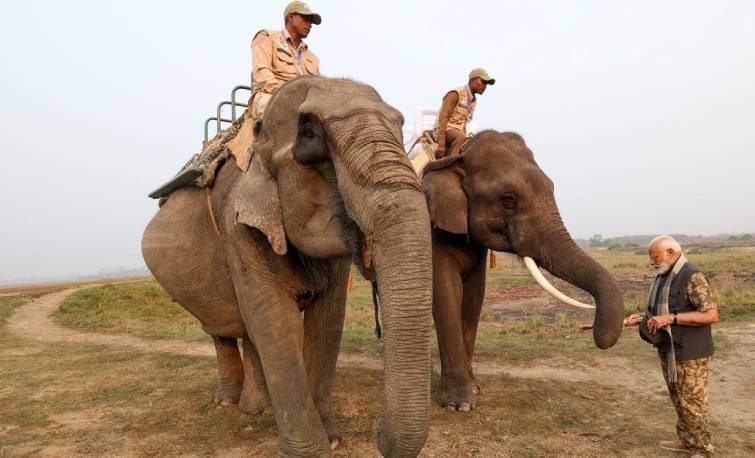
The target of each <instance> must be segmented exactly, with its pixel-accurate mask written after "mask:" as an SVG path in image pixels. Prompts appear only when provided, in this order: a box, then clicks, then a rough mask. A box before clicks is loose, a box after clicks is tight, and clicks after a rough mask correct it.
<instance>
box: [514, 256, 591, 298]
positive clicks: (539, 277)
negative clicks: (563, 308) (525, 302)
mask: <svg viewBox="0 0 755 458" xmlns="http://www.w3.org/2000/svg"><path fill="white" fill-rule="evenodd" d="M522 260H523V261H524V265H525V266H527V270H528V271H529V273H530V275H532V278H534V279H535V281H536V282H537V284H538V285H540V287H541V288H543V289H544V290H545V291H546V292H547V293H548V294H550V295H551V296H553V297H555V298H556V299H558V300H559V301H561V302H563V303H564V304H566V305H571V306H572V307H578V308H581V309H594V308H595V306H594V305H588V304H583V303H582V302H579V301H576V300H574V299H572V298H571V297H569V296H567V295H566V294H564V293H562V292H561V291H559V290H557V289H556V287H555V286H553V285H551V284H550V282H548V280H547V279H546V278H545V277H544V276H543V273H542V272H540V268H539V267H538V266H537V263H536V262H535V260H534V259H532V258H531V257H529V256H524V257H522Z"/></svg>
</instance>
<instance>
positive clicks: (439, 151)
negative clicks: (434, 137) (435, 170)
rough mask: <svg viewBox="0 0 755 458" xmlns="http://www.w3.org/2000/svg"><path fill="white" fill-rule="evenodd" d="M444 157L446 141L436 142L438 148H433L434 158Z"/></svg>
mask: <svg viewBox="0 0 755 458" xmlns="http://www.w3.org/2000/svg"><path fill="white" fill-rule="evenodd" d="M442 157H446V142H441V143H438V149H437V150H435V158H436V159H440V158H442Z"/></svg>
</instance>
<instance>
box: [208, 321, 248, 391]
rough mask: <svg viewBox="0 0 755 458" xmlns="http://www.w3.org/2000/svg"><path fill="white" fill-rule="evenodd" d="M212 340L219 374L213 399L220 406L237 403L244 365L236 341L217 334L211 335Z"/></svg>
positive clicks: (242, 380)
mask: <svg viewBox="0 0 755 458" xmlns="http://www.w3.org/2000/svg"><path fill="white" fill-rule="evenodd" d="M212 342H213V343H214V344H215V352H216V353H217V357H218V372H219V374H220V378H219V380H218V384H217V386H216V387H215V395H214V396H213V401H215V403H216V404H220V405H222V406H229V405H231V404H237V403H238V402H239V397H240V396H241V387H242V384H243V382H244V367H243V365H242V363H241V356H240V355H239V347H238V343H237V342H236V339H235V338H233V337H218V336H212Z"/></svg>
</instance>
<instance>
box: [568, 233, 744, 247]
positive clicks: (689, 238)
mask: <svg viewBox="0 0 755 458" xmlns="http://www.w3.org/2000/svg"><path fill="white" fill-rule="evenodd" d="M669 235H671V236H672V237H673V238H674V239H675V240H676V241H678V242H679V243H681V244H682V245H683V246H692V245H698V244H702V245H709V244H720V245H721V246H726V245H727V242H745V243H747V242H751V241H753V240H755V238H753V234H750V233H747V234H734V235H730V234H721V235H709V236H703V235H687V234H669ZM655 237H656V235H647V234H646V235H622V236H620V237H607V238H606V237H603V235H602V234H595V235H593V236H592V237H590V238H589V239H587V240H578V241H577V243H578V244H579V245H580V246H582V247H584V246H588V247H590V248H608V249H609V250H616V249H630V250H636V249H640V248H642V249H644V248H645V247H646V246H647V244H648V243H650V241H651V240H653V238H655Z"/></svg>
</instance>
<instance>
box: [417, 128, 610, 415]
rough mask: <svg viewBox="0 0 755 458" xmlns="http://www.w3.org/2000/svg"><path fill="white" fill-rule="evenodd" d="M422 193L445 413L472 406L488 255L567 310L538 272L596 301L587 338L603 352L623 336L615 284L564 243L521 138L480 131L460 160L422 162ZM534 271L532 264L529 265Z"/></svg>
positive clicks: (548, 186)
mask: <svg viewBox="0 0 755 458" xmlns="http://www.w3.org/2000/svg"><path fill="white" fill-rule="evenodd" d="M422 186H423V188H424V190H425V194H426V197H427V202H428V209H429V211H430V218H431V221H432V224H433V232H432V238H433V317H434V319H435V328H436V332H437V335H438V346H439V352H440V360H441V379H440V385H439V391H438V393H437V398H438V401H439V403H440V404H441V405H442V406H445V407H446V408H447V409H448V410H457V409H458V410H464V411H467V410H470V409H473V408H474V406H475V395H476V394H477V392H479V384H478V383H477V381H476V380H475V377H474V373H473V371H472V359H473V357H474V348H475V338H476V335H477V324H478V322H479V319H480V309H481V307H482V302H483V299H484V296H485V274H486V266H487V265H486V260H487V252H488V249H491V250H496V251H504V252H509V253H515V254H517V255H519V256H521V257H523V258H524V260H525V264H526V265H527V266H528V268H529V269H530V272H531V273H532V274H533V276H535V278H536V279H537V280H538V283H540V284H541V286H543V287H544V288H546V290H547V291H548V292H550V293H551V294H553V295H554V296H556V297H558V298H559V299H562V300H563V301H564V302H567V303H570V304H571V305H577V306H580V305H582V306H585V307H590V308H593V307H592V306H586V305H584V304H580V303H577V302H576V301H574V300H573V299H571V298H567V297H566V296H564V295H563V294H562V293H560V292H559V291H557V290H555V288H553V286H551V285H550V284H546V283H547V281H546V280H545V279H544V277H542V274H541V273H540V271H539V269H537V265H539V266H542V267H543V268H545V269H546V270H547V271H549V272H550V273H552V274H553V275H555V276H557V277H559V278H561V279H563V280H566V281H567V282H569V283H571V284H573V285H575V286H577V287H579V288H582V289H583V290H586V291H587V292H589V293H590V294H591V295H592V296H593V298H594V299H595V302H596V307H595V308H596V313H595V318H594V327H593V338H594V340H595V344H596V345H597V346H598V347H600V348H608V347H611V346H612V345H613V344H614V343H616V341H617V340H618V338H619V335H620V333H621V329H622V320H623V313H624V302H623V297H622V293H621V291H620V289H619V287H618V285H617V283H616V281H615V280H614V278H613V277H612V276H611V275H610V274H609V273H608V272H607V271H606V270H605V269H604V268H603V267H602V266H601V265H600V264H598V263H597V262H596V261H595V260H593V259H592V258H591V257H590V256H588V255H587V254H586V253H585V252H584V251H582V249H580V248H579V247H578V246H577V244H576V243H575V242H574V240H572V238H571V236H570V235H569V232H568V231H567V230H566V228H565V227H564V224H563V221H562V220H561V215H560V213H559V211H558V207H557V206H556V200H555V198H554V196H553V182H552V181H551V180H550V179H549V178H548V176H546V175H545V173H543V171H542V170H541V169H540V167H538V165H537V163H536V162H535V159H534V157H533V155H532V152H531V151H530V150H529V148H528V147H527V145H526V144H525V142H524V139H523V138H522V137H521V136H520V135H518V134H516V133H511V132H505V133H500V132H495V131H484V132H481V133H479V134H478V135H476V136H474V137H473V138H472V139H470V140H469V142H468V143H467V145H466V147H465V149H464V151H463V154H460V155H454V156H449V157H446V158H443V159H441V160H438V161H433V162H430V163H429V164H428V165H427V166H426V167H425V169H424V175H423V178H422ZM536 264H537V265H536Z"/></svg>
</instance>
